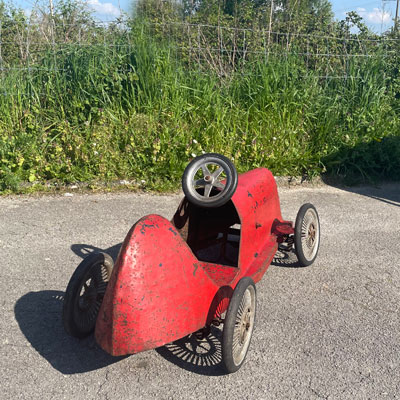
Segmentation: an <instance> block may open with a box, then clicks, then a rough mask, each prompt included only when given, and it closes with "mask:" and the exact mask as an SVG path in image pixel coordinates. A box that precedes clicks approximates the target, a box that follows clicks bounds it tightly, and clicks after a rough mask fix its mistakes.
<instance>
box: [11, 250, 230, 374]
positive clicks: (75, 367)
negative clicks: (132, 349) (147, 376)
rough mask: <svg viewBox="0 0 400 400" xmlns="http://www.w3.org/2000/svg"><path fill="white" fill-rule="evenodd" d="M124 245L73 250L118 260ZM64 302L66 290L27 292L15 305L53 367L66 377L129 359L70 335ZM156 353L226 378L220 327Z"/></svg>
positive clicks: (29, 337) (21, 321)
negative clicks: (66, 327) (102, 253)
mask: <svg viewBox="0 0 400 400" xmlns="http://www.w3.org/2000/svg"><path fill="white" fill-rule="evenodd" d="M121 245H122V243H119V244H116V245H114V246H112V247H109V248H108V249H101V248H98V247H95V246H92V245H88V244H73V245H72V246H71V250H72V251H73V252H74V253H75V254H77V255H78V256H79V257H81V258H82V259H83V258H85V257H87V256H88V255H89V254H90V253H92V252H97V251H103V252H105V253H107V254H109V255H110V256H111V257H112V258H113V259H114V261H115V260H116V258H117V256H118V252H119V250H120V248H121ZM63 299H64V292H62V291H57V290H43V291H40V292H29V293H26V294H25V295H24V296H22V297H21V298H20V299H19V300H18V301H17V302H16V304H15V306H14V313H15V318H16V320H17V322H18V325H19V327H20V329H21V332H22V333H23V334H24V335H25V337H26V339H27V340H28V342H29V343H30V344H31V345H32V347H33V348H34V349H35V350H36V351H37V352H38V353H39V354H40V355H41V356H42V357H43V358H45V359H46V360H47V361H48V362H49V363H50V364H51V365H52V367H53V368H55V369H56V370H58V371H59V372H61V373H62V374H65V375H69V374H79V373H85V372H89V371H93V370H97V369H101V368H104V367H107V366H108V365H111V364H113V363H116V362H118V361H120V360H123V359H124V358H126V357H128V356H122V357H113V356H111V355H109V354H107V353H106V352H104V351H103V350H102V349H101V348H100V347H99V346H98V345H97V344H96V342H95V339H94V336H93V335H90V336H89V337H87V338H85V339H76V338H73V337H71V336H69V335H68V334H67V333H66V332H65V330H64V327H63V323H62V304H63ZM156 351H157V353H158V354H159V355H160V356H161V357H163V358H164V359H166V360H167V361H169V362H171V363H173V364H175V365H177V366H178V367H180V368H183V369H186V370H188V371H191V372H194V373H197V374H200V375H210V376H219V375H224V371H223V370H222V367H221V331H220V329H218V328H215V327H213V328H212V329H211V332H210V334H209V335H208V336H207V337H206V338H204V339H199V338H198V337H197V336H196V335H194V334H193V335H189V336H187V337H184V338H182V339H180V340H178V341H176V342H173V343H170V344H168V345H166V346H163V347H159V348H157V349H156Z"/></svg>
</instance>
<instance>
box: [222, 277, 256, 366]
mask: <svg viewBox="0 0 400 400" xmlns="http://www.w3.org/2000/svg"><path fill="white" fill-rule="evenodd" d="M255 316H256V286H255V284H254V282H253V280H252V279H251V278H249V277H245V278H242V279H241V280H240V281H239V282H238V284H237V286H236V288H235V290H234V292H233V294H232V298H231V301H230V303H229V307H228V311H227V313H226V318H225V322H224V330H223V333H222V362H223V364H224V366H225V369H226V371H227V372H228V373H231V372H235V371H237V370H238V369H239V368H240V367H241V366H242V364H243V362H244V360H245V358H246V354H247V350H248V349H249V346H250V340H251V336H252V334H253V329H254V323H255Z"/></svg>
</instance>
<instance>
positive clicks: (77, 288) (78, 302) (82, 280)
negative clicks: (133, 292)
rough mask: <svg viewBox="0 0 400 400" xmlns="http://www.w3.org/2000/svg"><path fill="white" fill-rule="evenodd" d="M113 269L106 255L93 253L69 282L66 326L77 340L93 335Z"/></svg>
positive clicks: (65, 317)
mask: <svg viewBox="0 0 400 400" xmlns="http://www.w3.org/2000/svg"><path fill="white" fill-rule="evenodd" d="M113 266H114V262H113V260H112V258H111V257H110V256H109V255H108V254H105V253H92V254H90V255H89V256H88V257H86V258H85V259H84V260H83V261H82V262H81V263H80V264H79V265H78V267H77V268H76V270H75V272H74V273H73V274H72V277H71V279H70V281H69V283H68V286H67V290H66V292H65V296H64V304H63V315H62V319H63V324H64V328H65V330H66V331H67V333H68V334H69V335H71V336H74V337H77V338H84V337H86V336H88V335H90V334H91V333H92V332H93V331H94V328H95V326H96V320H97V314H98V313H99V309H100V306H101V303H102V302H103V297H104V294H105V292H106V289H107V284H108V281H109V279H110V276H111V271H112V268H113Z"/></svg>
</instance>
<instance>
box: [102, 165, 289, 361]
mask: <svg viewBox="0 0 400 400" xmlns="http://www.w3.org/2000/svg"><path fill="white" fill-rule="evenodd" d="M293 233H294V230H293V225H292V223H291V222H287V221H283V220H282V216H281V211H280V203H279V197H278V192H277V187H276V183H275V179H274V177H273V175H272V174H271V172H270V171H269V170H267V169H264V168H259V169H255V170H252V171H249V172H247V173H244V174H241V175H239V179H238V186H237V189H236V192H235V193H234V195H233V197H232V199H231V200H230V201H229V202H228V203H226V204H225V205H223V206H221V207H218V208H215V209H202V208H200V207H197V206H194V205H192V204H191V203H189V202H188V201H187V199H186V198H184V199H183V201H182V202H181V204H180V206H179V207H178V210H177V212H176V213H175V215H174V217H173V219H172V221H168V220H167V219H165V218H164V217H161V216H159V215H154V214H152V215H148V216H146V217H143V218H141V219H140V220H139V221H137V222H136V224H135V225H133V227H132V228H131V230H130V231H129V233H128V234H127V236H126V238H125V240H124V242H123V245H122V248H121V250H120V253H119V255H118V259H117V261H116V264H115V267H114V270H113V272H112V275H111V279H110V282H109V284H108V287H107V291H106V293H105V296H104V300H103V303H102V305H101V308H100V312H99V315H98V318H97V322H96V328H95V337H96V340H97V342H98V343H99V345H100V346H101V347H102V348H103V349H104V350H105V351H107V352H108V353H110V354H112V355H115V356H118V355H125V354H134V353H138V352H141V351H144V350H148V349H153V348H156V347H159V346H162V345H164V344H167V343H170V342H173V341H175V340H177V339H179V338H182V337H184V336H186V335H188V334H190V333H193V332H196V331H198V330H200V329H202V328H204V327H206V326H208V325H210V324H211V323H212V322H213V321H216V320H218V318H219V317H220V315H221V314H222V313H223V312H224V311H225V310H226V308H227V306H228V304H229V300H230V297H231V295H232V292H233V290H234V288H235V286H236V284H237V282H238V281H239V280H240V279H241V278H243V277H245V276H249V277H251V278H252V279H253V280H254V282H258V281H259V280H260V279H261V278H262V276H263V274H264V273H265V271H266V270H267V268H268V266H269V265H270V263H271V261H272V259H273V257H274V255H275V252H276V250H277V248H278V243H280V242H281V241H282V240H283V238H284V237H285V236H287V235H290V234H293ZM210 254H211V255H210Z"/></svg>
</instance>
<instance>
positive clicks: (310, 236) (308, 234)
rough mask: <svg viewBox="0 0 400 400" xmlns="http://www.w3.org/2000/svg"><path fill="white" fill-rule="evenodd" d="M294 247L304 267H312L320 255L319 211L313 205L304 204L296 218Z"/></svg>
mask: <svg viewBox="0 0 400 400" xmlns="http://www.w3.org/2000/svg"><path fill="white" fill-rule="evenodd" d="M294 231H295V232H294V245H295V250H296V254H297V258H298V260H299V263H300V265H301V266H302V267H306V266H308V265H311V264H312V263H313V262H314V261H315V259H316V258H317V255H318V250H319V241H320V224H319V217H318V213H317V210H316V209H315V207H314V206H313V205H312V204H309V203H307V204H303V205H302V206H301V207H300V210H299V212H298V214H297V217H296V223H295V228H294Z"/></svg>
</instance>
